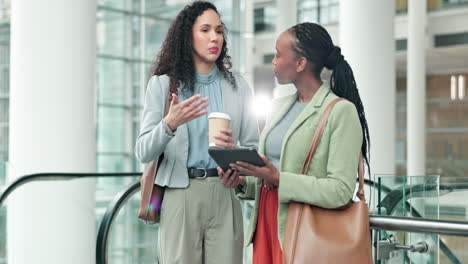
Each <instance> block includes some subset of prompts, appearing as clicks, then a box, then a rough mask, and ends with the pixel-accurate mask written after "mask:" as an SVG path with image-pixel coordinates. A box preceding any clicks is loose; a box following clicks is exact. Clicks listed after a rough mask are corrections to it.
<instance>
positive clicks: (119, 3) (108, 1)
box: [97, 0, 127, 9]
mask: <svg viewBox="0 0 468 264" xmlns="http://www.w3.org/2000/svg"><path fill="white" fill-rule="evenodd" d="M125 2H127V1H126V0H97V4H98V5H99V6H104V7H111V8H116V9H126V8H127V5H126V3H125Z"/></svg>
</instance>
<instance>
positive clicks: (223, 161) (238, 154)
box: [208, 148, 265, 171]
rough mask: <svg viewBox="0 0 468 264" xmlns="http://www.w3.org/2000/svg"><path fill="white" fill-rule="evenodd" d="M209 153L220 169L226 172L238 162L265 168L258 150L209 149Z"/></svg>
mask: <svg viewBox="0 0 468 264" xmlns="http://www.w3.org/2000/svg"><path fill="white" fill-rule="evenodd" d="M208 153H209V154H210V156H211V157H212V158H213V159H214V161H216V163H217V164H218V166H219V167H221V169H223V170H224V171H226V170H227V169H228V168H229V164H230V163H236V161H243V162H247V163H250V164H253V165H256V166H260V167H263V166H265V163H264V162H263V160H262V158H261V157H260V155H258V152H257V150H255V149H250V148H234V149H225V148H209V149H208Z"/></svg>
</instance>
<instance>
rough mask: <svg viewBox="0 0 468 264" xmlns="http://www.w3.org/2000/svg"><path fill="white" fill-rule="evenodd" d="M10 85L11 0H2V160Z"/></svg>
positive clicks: (4, 157) (5, 148)
mask: <svg viewBox="0 0 468 264" xmlns="http://www.w3.org/2000/svg"><path fill="white" fill-rule="evenodd" d="M9 85H10V1H9V0H0V162H2V161H7V160H8V115H9V111H8V109H9V90H10V89H9ZM1 182H2V178H0V185H1Z"/></svg>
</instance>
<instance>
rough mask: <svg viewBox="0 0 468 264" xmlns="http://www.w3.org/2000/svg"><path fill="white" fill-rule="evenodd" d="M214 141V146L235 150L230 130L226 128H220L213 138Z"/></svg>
mask: <svg viewBox="0 0 468 264" xmlns="http://www.w3.org/2000/svg"><path fill="white" fill-rule="evenodd" d="M214 138H215V139H216V146H218V147H223V148H235V147H237V146H236V143H235V142H234V137H233V136H232V130H231V129H227V128H221V129H220V130H219V133H218V134H216V135H215V136H214Z"/></svg>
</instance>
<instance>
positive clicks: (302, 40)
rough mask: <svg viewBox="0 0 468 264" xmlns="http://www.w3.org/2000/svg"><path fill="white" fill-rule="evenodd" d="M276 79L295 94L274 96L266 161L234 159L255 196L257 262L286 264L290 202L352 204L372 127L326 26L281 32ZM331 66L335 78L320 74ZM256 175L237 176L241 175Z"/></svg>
mask: <svg viewBox="0 0 468 264" xmlns="http://www.w3.org/2000/svg"><path fill="white" fill-rule="evenodd" d="M273 65H274V72H275V76H276V78H277V80H278V83H279V84H287V83H292V84H294V86H295V87H296V89H297V92H296V93H295V94H293V95H290V96H286V97H283V98H279V99H277V100H275V101H274V102H273V107H274V109H278V110H277V111H276V112H274V113H273V114H272V115H271V116H270V117H269V118H268V120H267V124H266V126H265V129H264V130H263V132H262V134H261V135H260V140H259V153H260V154H262V158H263V160H264V162H265V164H266V166H264V167H257V166H254V165H252V164H247V163H243V162H236V164H231V167H232V168H233V169H234V170H235V171H236V172H235V173H231V174H229V175H228V174H227V173H224V174H223V173H222V172H220V174H221V177H225V178H233V181H235V180H234V179H236V178H239V180H237V181H238V182H239V183H240V184H239V186H238V187H237V191H238V195H239V196H240V197H241V198H244V199H255V207H254V213H253V216H252V221H251V225H250V230H249V231H248V233H247V242H248V243H251V242H253V263H255V264H259V263H272V264H280V263H282V253H281V245H282V243H283V238H284V231H285V225H286V217H287V212H288V203H290V202H301V203H307V204H311V205H314V206H319V207H322V208H338V207H342V206H345V205H347V204H348V203H349V202H350V201H351V199H352V197H353V193H354V189H355V186H356V173H357V170H358V162H359V156H360V155H359V154H360V153H361V152H362V154H363V156H364V158H365V161H366V163H367V166H368V168H369V162H368V161H369V159H368V150H369V131H368V127H367V121H366V117H365V115H364V109H363V105H362V102H361V99H360V96H359V92H358V90H357V87H356V82H355V80H354V76H353V71H352V70H351V67H350V66H349V64H348V62H347V61H346V60H345V59H344V57H343V55H342V54H341V50H340V48H339V47H336V46H335V45H334V44H333V42H332V40H331V37H330V35H329V34H328V32H327V31H326V30H325V29H324V28H323V27H322V26H320V25H318V24H314V23H302V24H298V25H296V26H293V27H292V28H290V29H288V30H286V31H285V32H283V33H282V34H281V35H280V36H279V37H278V39H277V41H276V55H275V57H274V59H273ZM324 67H326V68H328V69H331V70H333V73H332V75H331V83H330V84H329V83H327V82H326V81H324V80H322V79H321V78H320V74H321V72H322V70H323V68H324ZM339 97H342V98H345V99H346V100H341V101H339V102H338V103H337V104H336V105H335V107H334V108H333V110H332V112H331V114H330V116H329V119H328V123H327V124H326V126H325V129H324V131H323V135H322V138H321V141H320V144H319V145H318V147H317V149H316V152H315V155H314V156H313V158H312V160H311V162H310V166H309V168H308V171H307V173H306V174H302V171H301V170H302V165H303V161H304V158H305V157H306V155H307V153H308V150H309V147H310V144H311V142H312V137H313V135H314V133H315V130H316V128H317V126H318V122H319V119H320V118H321V116H322V114H323V112H324V110H325V108H326V107H327V106H328V105H329V103H330V102H332V101H333V100H335V99H337V98H339ZM240 173H241V174H244V175H251V176H246V177H243V176H239V174H240Z"/></svg>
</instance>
